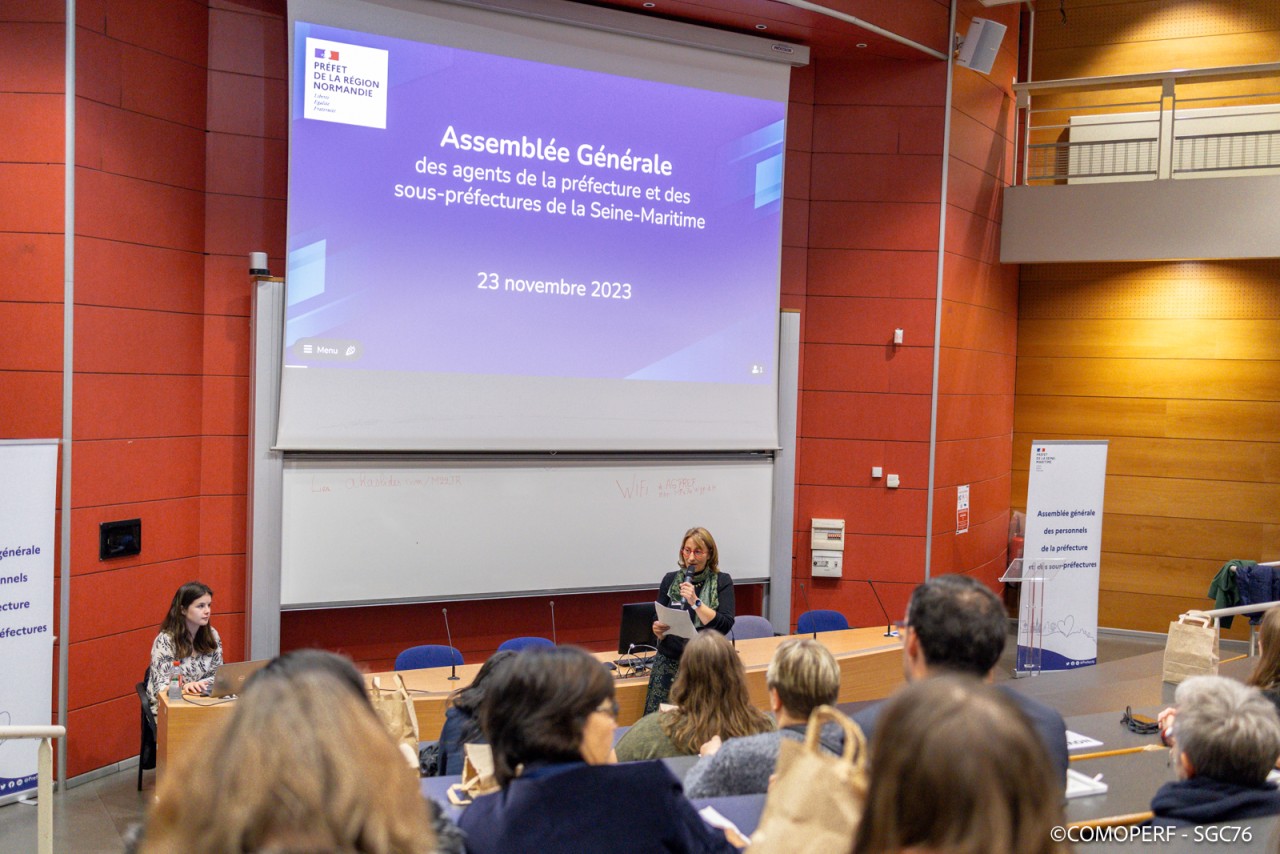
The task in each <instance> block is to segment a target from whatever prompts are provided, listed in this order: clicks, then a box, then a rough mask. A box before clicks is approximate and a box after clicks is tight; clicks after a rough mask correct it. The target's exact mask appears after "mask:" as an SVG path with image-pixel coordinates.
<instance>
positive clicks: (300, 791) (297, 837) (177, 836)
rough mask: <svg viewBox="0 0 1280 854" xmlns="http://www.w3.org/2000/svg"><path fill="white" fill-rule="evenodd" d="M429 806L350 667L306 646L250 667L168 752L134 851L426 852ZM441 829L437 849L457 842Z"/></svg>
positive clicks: (430, 841) (432, 846) (432, 842)
mask: <svg viewBox="0 0 1280 854" xmlns="http://www.w3.org/2000/svg"><path fill="white" fill-rule="evenodd" d="M433 812H435V813H436V815H437V817H438V815H439V808H438V807H435V805H434V804H433V803H432V802H431V801H428V800H426V799H424V798H423V797H422V794H421V793H420V791H419V787H418V777H417V774H416V773H414V770H413V769H412V768H410V767H409V766H408V765H406V764H405V761H404V757H403V756H402V755H401V753H400V751H399V750H398V749H397V748H396V745H395V743H394V742H393V741H392V739H391V736H390V735H389V734H388V733H387V730H386V729H385V727H384V726H383V724H382V721H381V720H380V719H379V718H378V716H377V714H376V713H375V712H374V711H373V707H372V706H371V705H370V704H369V699H368V697H367V696H366V694H365V686H364V680H363V679H362V678H361V676H360V674H359V673H358V672H357V671H356V669H355V667H354V666H353V665H352V664H351V662H350V661H348V660H346V659H344V658H341V657H339V656H336V655H333V654H332V653H326V652H320V651H318V650H306V651H302V652H294V653H289V654H288V655H284V656H281V657H280V658H277V659H276V660H275V661H273V662H271V663H270V664H269V665H267V666H266V667H265V668H263V669H262V670H260V671H258V672H257V673H255V674H254V675H253V677H252V678H251V679H250V680H249V682H248V683H247V684H246V686H245V689H244V692H243V694H242V695H241V697H240V699H239V701H238V702H237V703H236V708H235V711H234V712H233V713H232V714H231V717H230V720H229V721H228V722H227V725H226V726H225V727H223V728H221V729H219V730H218V731H217V734H216V735H214V736H213V737H212V739H211V740H210V742H209V743H208V744H207V745H204V746H203V748H202V749H199V750H192V751H190V752H189V753H187V754H186V755H185V756H183V757H180V758H179V761H178V762H177V764H176V765H175V767H174V768H173V770H172V772H171V773H169V774H167V775H165V777H164V779H163V780H162V781H161V784H160V789H159V793H158V798H157V802H156V805H155V808H154V809H153V810H152V812H151V815H150V817H149V819H148V822H147V825H146V828H145V830H144V831H143V836H142V839H141V849H140V850H141V851H142V852H144V854H149V852H174V851H181V852H184V854H205V852H208V854H220V852H227V851H258V852H265V851H290V852H319V851H337V852H362V853H363V852H367V854H426V852H430V851H435V850H438V849H437V848H436V844H437V841H436V834H435V833H434V832H433V830H432V813H433ZM440 821H441V822H444V820H440ZM440 826H441V827H442V828H446V830H447V831H451V832H446V833H445V834H443V837H444V838H442V839H441V840H440V841H441V842H442V843H445V847H444V848H442V849H439V850H447V851H461V849H462V842H461V839H459V838H458V833H457V830H456V828H453V827H452V826H451V825H448V824H447V822H446V823H442V824H441V825H440Z"/></svg>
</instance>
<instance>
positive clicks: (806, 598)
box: [797, 581, 818, 640]
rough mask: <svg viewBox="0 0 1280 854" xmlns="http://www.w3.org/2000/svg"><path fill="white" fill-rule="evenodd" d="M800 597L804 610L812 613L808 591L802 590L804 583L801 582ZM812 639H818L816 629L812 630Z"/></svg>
mask: <svg viewBox="0 0 1280 854" xmlns="http://www.w3.org/2000/svg"><path fill="white" fill-rule="evenodd" d="M800 595H801V596H803V597H804V609H805V610H806V611H812V610H813V609H812V608H810V607H809V593H808V591H806V590H805V589H804V582H803V581H801V582H800ZM797 628H798V627H797ZM813 639H814V640H817V639H818V630H817V629H814V630H813Z"/></svg>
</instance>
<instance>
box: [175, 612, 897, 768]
mask: <svg viewBox="0 0 1280 854" xmlns="http://www.w3.org/2000/svg"><path fill="white" fill-rule="evenodd" d="M792 637H809V636H808V635H798V636H797V635H793V636H792ZM784 640H786V638H784V637H774V638H754V639H752V640H740V641H738V642H737V644H736V647H737V650H738V654H739V655H740V656H741V657H742V663H743V664H744V665H745V666H746V669H747V685H748V687H749V689H750V692H751V702H752V703H754V704H755V705H756V706H758V707H760V708H762V709H768V708H769V694H768V691H767V689H766V688H765V684H764V677H765V670H766V668H767V667H768V666H769V659H770V658H771V657H772V656H773V651H774V649H776V648H777V646H778V644H780V643H782V641H784ZM818 640H819V641H821V642H822V644H823V645H824V646H826V647H827V649H829V650H831V652H832V654H834V655H835V657H836V661H837V663H839V665H840V696H839V698H838V700H837V702H840V703H851V702H855V701H859V700H878V699H880V698H882V697H887V696H889V695H890V694H892V693H893V691H894V690H895V689H896V688H897V687H898V686H899V685H900V684H901V683H902V678H903V677H902V642H901V641H900V640H899V639H898V638H886V637H885V636H884V629H882V628H872V629H847V630H845V631H840V632H819V633H818ZM593 655H594V656H595V657H596V658H598V659H600V660H601V661H613V660H614V659H616V658H618V655H617V653H614V652H599V653H593ZM451 670H452V668H449V667H432V668H427V669H425V670H402V671H400V675H401V676H403V677H404V681H405V686H406V687H407V688H408V689H409V691H410V693H411V695H412V696H413V698H414V708H415V710H416V711H417V714H418V729H419V731H420V734H421V737H422V739H423V740H424V741H431V740H432V739H435V738H436V737H438V736H439V735H440V729H441V727H443V726H444V710H445V706H446V704H447V703H448V699H449V695H450V694H451V693H453V692H454V691H456V690H457V689H459V688H462V687H465V686H467V685H470V684H471V680H472V679H474V678H475V675H476V673H477V672H478V671H479V670H480V665H479V664H464V665H460V666H459V667H458V679H457V681H453V682H451V681H449V675H450V672H451ZM374 676H378V677H380V681H381V683H382V687H384V688H386V687H389V686H391V685H393V684H395V682H394V678H393V676H394V673H392V672H383V673H370V674H368V675H367V676H366V679H369V680H371V679H372V677H374ZM648 684H649V679H648V676H647V675H646V676H633V677H629V678H622V679H618V680H617V697H618V707H619V710H618V723H620V724H623V725H627V724H633V723H635V722H636V721H637V720H639V719H640V716H641V712H642V711H643V710H644V696H645V691H646V690H647V688H648ZM197 700H198V701H201V700H200V698H197ZM202 702H209V701H208V700H202ZM234 708H235V703H234V702H224V703H220V704H218V705H209V706H203V705H196V704H195V703H192V702H190V701H187V700H179V701H175V702H174V703H173V704H172V705H171V704H170V703H169V699H168V697H167V696H165V695H164V694H161V696H160V705H159V709H158V710H157V711H156V783H157V785H159V782H160V777H161V775H163V773H164V770H165V766H166V765H167V764H168V763H169V762H171V761H172V760H173V758H174V757H175V756H177V755H179V754H180V753H181V752H182V751H184V750H188V749H189V745H191V744H201V743H205V742H206V741H207V739H208V737H209V728H210V727H212V726H216V725H217V724H218V723H219V722H221V721H225V720H226V719H227V718H228V716H229V715H230V713H231V710H232V709H234Z"/></svg>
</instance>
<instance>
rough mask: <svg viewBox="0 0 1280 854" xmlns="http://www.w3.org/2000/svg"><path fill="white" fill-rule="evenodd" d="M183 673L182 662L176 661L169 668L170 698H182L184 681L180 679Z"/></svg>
mask: <svg viewBox="0 0 1280 854" xmlns="http://www.w3.org/2000/svg"><path fill="white" fill-rule="evenodd" d="M181 674H182V662H181V661H175V662H174V663H173V666H172V667H170V668H169V699H170V700H180V699H182V683H181V682H180V681H179V680H180V678H181Z"/></svg>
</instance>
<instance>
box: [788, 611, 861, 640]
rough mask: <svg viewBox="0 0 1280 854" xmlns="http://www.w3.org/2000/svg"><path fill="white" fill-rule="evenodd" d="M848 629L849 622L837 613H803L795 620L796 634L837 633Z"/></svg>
mask: <svg viewBox="0 0 1280 854" xmlns="http://www.w3.org/2000/svg"><path fill="white" fill-rule="evenodd" d="M847 628H849V621H848V620H846V619H845V616H844V614H841V613H840V612H839V611H805V612H804V613H803V614H801V615H800V618H799V619H798V620H796V634H800V635H807V634H810V633H811V632H838V631H841V630H843V629H847Z"/></svg>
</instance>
